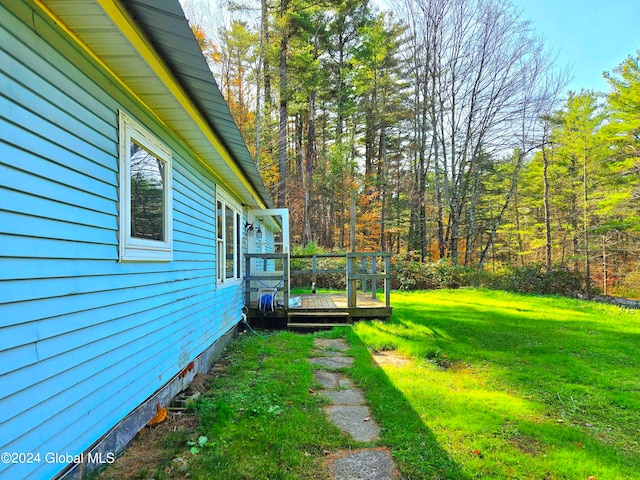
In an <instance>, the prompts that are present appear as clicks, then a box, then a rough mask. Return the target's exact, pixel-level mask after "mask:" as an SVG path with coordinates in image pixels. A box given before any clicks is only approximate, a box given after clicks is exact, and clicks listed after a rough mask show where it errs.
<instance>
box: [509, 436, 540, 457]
mask: <svg viewBox="0 0 640 480" xmlns="http://www.w3.org/2000/svg"><path fill="white" fill-rule="evenodd" d="M510 442H511V444H512V445H513V446H514V447H516V448H517V449H518V450H520V451H521V452H522V453H526V454H528V455H531V456H532V457H537V456H538V455H542V454H543V453H544V450H543V447H542V443H540V442H539V441H538V440H536V439H535V438H532V437H528V436H526V435H518V436H516V437H514V438H512V439H511V440H510Z"/></svg>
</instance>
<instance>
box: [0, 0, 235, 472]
mask: <svg viewBox="0 0 640 480" xmlns="http://www.w3.org/2000/svg"><path fill="white" fill-rule="evenodd" d="M4 8H6V7H0V451H10V452H40V453H41V454H43V455H44V453H46V452H58V453H71V454H79V453H81V452H82V451H83V450H85V449H86V448H87V447H89V446H90V445H91V444H92V443H94V442H95V441H96V440H98V439H99V438H100V437H101V436H102V435H103V434H104V433H106V432H107V431H108V430H109V429H110V428H111V427H112V426H114V425H115V424H116V423H117V422H118V421H119V420H121V419H122V418H123V417H124V416H126V415H127V414H128V413H130V412H131V411H132V410H133V409H134V408H135V407H137V406H138V405H139V404H141V403H142V402H143V401H144V400H145V399H147V398H148V397H149V396H150V395H151V394H152V393H153V392H154V391H156V390H157V389H158V388H160V387H161V386H162V385H163V384H165V383H166V382H167V381H168V380H170V379H171V378H172V377H173V376H174V375H176V374H177V373H178V372H179V371H180V370H181V369H182V368H184V367H185V366H186V365H187V364H188V363H189V362H190V361H192V360H193V359H194V358H195V357H196V356H197V355H198V354H199V353H201V352H202V351H204V350H205V349H206V348H207V347H209V346H210V345H211V344H212V343H213V342H214V341H215V340H216V339H218V338H219V337H220V336H221V335H222V334H223V333H224V332H226V331H227V330H228V329H229V328H231V327H232V326H233V325H234V324H235V323H236V322H237V321H238V320H239V317H240V310H241V307H242V295H241V286H240V285H235V286H231V287H226V288H222V289H220V290H216V287H215V276H216V275H215V272H216V265H215V259H216V256H215V247H216V241H215V238H216V237H215V224H216V222H215V211H214V208H213V207H214V205H215V185H214V179H213V178H212V176H211V174H210V173H208V171H207V170H205V169H204V168H202V167H201V166H199V165H198V164H197V163H196V162H195V160H194V159H193V158H191V157H189V154H188V152H186V151H185V150H184V149H183V147H182V145H181V144H180V143H176V141H173V140H171V139H170V138H169V137H168V136H167V133H166V132H163V131H162V130H160V129H159V127H157V126H155V125H153V124H150V122H149V121H148V119H147V118H146V117H144V116H143V115H142V114H141V113H140V110H139V109H138V107H136V106H135V105H134V104H132V103H130V102H129V100H128V99H127V97H126V96H125V95H124V94H123V93H122V92H117V91H114V90H113V88H114V87H113V85H112V84H111V85H110V84H109V83H108V82H105V81H104V78H103V77H102V74H101V73H99V72H98V71H97V70H95V68H94V67H93V66H92V65H90V64H89V63H87V62H86V60H84V59H82V58H81V57H79V56H78V55H77V54H76V55H70V53H69V52H73V48H72V47H70V46H69V45H68V44H67V45H66V44H65V43H64V42H65V40H64V39H62V38H58V39H57V40H55V42H56V45H57V46H58V47H60V48H63V49H64V51H65V54H64V55H62V54H60V53H59V52H58V51H57V50H55V49H53V48H51V47H50V46H48V45H47V44H46V43H45V42H44V41H43V40H42V38H54V37H56V34H55V32H52V31H46V32H45V31H43V30H42V29H43V24H42V23H40V24H39V27H38V28H39V33H40V34H41V36H42V38H40V37H39V36H38V35H35V34H34V33H33V32H32V31H31V29H30V28H28V27H27V26H26V25H25V24H24V23H22V22H20V21H19V20H18V19H17V18H16V17H14V16H12V15H11V14H10V13H8V12H7V11H5V9H4ZM16 8H21V7H16ZM21 15H22V16H24V17H25V18H27V17H26V15H24V12H23V13H22V14H21ZM9 46H10V48H9ZM76 63H77V65H76ZM78 65H79V66H80V68H78ZM83 72H84V73H83ZM120 108H123V109H124V110H126V111H130V112H132V113H133V114H134V116H137V117H138V118H137V119H138V120H139V121H141V122H142V123H144V124H145V125H146V126H147V127H148V128H149V129H151V130H152V131H154V133H155V134H156V135H158V137H159V138H161V140H162V141H163V142H164V143H166V144H167V145H168V146H169V147H170V148H171V149H172V151H173V155H174V159H173V187H174V192H173V218H174V224H173V229H174V234H173V236H174V261H172V262H169V263H146V262H143V263H118V261H117V259H118V244H117V242H118V239H117V219H118V218H117V215H118V210H117V209H118V190H117V175H118V161H117V151H118V143H117V142H118V137H117V118H118V117H117V112H118V109H120ZM136 114H137V115H136ZM140 117H142V118H140ZM63 467H64V465H60V464H46V463H45V462H44V461H42V462H40V463H39V464H32V465H10V466H8V465H6V464H0V478H30V477H33V478H45V477H49V476H52V475H54V474H56V473H57V472H59V471H60V470H61V469H62V468H63Z"/></svg>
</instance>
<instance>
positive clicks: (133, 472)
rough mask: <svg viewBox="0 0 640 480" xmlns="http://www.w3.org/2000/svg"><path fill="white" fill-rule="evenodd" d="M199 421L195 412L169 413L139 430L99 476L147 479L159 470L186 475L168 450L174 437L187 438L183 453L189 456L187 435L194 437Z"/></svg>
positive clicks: (108, 479) (115, 479) (107, 479)
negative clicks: (161, 419) (163, 419)
mask: <svg viewBox="0 0 640 480" xmlns="http://www.w3.org/2000/svg"><path fill="white" fill-rule="evenodd" d="M198 424H199V418H198V417H196V416H194V415H191V414H188V413H182V412H171V413H169V415H168V417H167V419H166V420H165V421H163V422H162V423H160V424H158V425H156V426H155V427H145V428H143V429H142V430H140V432H138V434H137V435H136V436H135V438H134V439H133V440H132V441H131V443H130V444H129V446H128V447H127V449H126V450H125V452H124V453H123V454H122V456H120V457H119V458H118V459H116V461H115V462H114V463H113V464H112V465H110V466H109V468H108V469H107V470H105V471H103V472H101V474H100V475H99V476H98V477H97V478H98V479H100V480H121V479H123V478H139V479H146V478H154V477H156V472H158V471H163V472H164V473H165V475H166V476H167V477H168V478H185V473H184V472H181V471H178V468H179V466H180V465H179V464H178V463H172V458H167V449H168V448H171V445H170V442H171V439H173V440H174V441H178V442H180V443H183V440H184V454H185V458H187V457H186V455H188V454H189V452H188V447H187V445H186V438H187V437H189V436H193V435H190V434H195V431H196V429H197V428H198ZM180 433H182V435H180ZM170 456H171V455H170ZM169 462H171V463H169Z"/></svg>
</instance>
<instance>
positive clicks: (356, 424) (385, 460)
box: [309, 338, 398, 480]
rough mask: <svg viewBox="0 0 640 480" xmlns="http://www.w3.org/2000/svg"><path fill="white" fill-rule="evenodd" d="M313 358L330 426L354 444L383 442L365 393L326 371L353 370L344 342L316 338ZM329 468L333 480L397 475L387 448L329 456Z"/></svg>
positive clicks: (387, 479)
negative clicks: (335, 427)
mask: <svg viewBox="0 0 640 480" xmlns="http://www.w3.org/2000/svg"><path fill="white" fill-rule="evenodd" d="M313 345H314V350H313V355H314V356H313V357H311V358H309V362H310V363H311V364H312V365H314V366H316V367H318V369H317V370H315V371H314V372H313V376H314V378H315V379H316V381H317V382H318V383H319V384H320V385H322V386H323V388H322V389H321V390H320V391H319V392H318V393H319V394H320V395H323V396H325V397H326V398H328V399H329V401H330V402H331V405H330V406H327V407H325V408H324V412H325V414H326V415H327V418H328V419H329V421H330V422H332V423H333V424H334V425H336V426H337V427H338V428H339V429H340V430H341V431H343V432H344V433H346V434H348V435H350V436H351V438H353V439H354V440H356V441H358V442H363V443H370V442H375V441H377V440H380V427H379V426H378V423H377V422H376V421H375V420H374V419H373V418H372V417H371V411H370V410H369V407H368V406H367V404H366V403H367V401H366V399H365V397H364V393H363V392H362V390H360V389H359V388H356V387H354V386H353V382H352V381H351V380H350V379H349V378H347V377H346V376H345V375H343V374H342V373H339V372H335V371H327V370H325V369H340V368H346V367H350V366H351V365H352V364H353V357H350V356H347V355H346V354H345V352H346V351H347V350H348V349H349V346H348V344H347V343H346V342H345V341H344V340H343V339H321V338H316V339H314V342H313ZM327 461H328V465H329V469H330V471H331V478H332V479H333V480H393V479H396V478H398V472H397V469H396V467H395V464H394V462H393V459H392V458H391V453H390V452H389V450H388V449H386V448H363V449H361V450H357V451H353V450H349V451H341V452H336V453H334V454H332V455H330V456H329V458H328V460H327Z"/></svg>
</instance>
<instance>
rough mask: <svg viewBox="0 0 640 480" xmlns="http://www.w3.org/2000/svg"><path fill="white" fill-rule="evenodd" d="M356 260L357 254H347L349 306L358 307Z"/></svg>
mask: <svg viewBox="0 0 640 480" xmlns="http://www.w3.org/2000/svg"><path fill="white" fill-rule="evenodd" d="M356 261H357V257H356V256H352V255H349V254H347V307H349V308H356V304H357V300H356V298H357V293H358V287H357V283H356V282H357V280H356V278H355V276H356V270H357V267H356Z"/></svg>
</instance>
